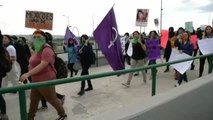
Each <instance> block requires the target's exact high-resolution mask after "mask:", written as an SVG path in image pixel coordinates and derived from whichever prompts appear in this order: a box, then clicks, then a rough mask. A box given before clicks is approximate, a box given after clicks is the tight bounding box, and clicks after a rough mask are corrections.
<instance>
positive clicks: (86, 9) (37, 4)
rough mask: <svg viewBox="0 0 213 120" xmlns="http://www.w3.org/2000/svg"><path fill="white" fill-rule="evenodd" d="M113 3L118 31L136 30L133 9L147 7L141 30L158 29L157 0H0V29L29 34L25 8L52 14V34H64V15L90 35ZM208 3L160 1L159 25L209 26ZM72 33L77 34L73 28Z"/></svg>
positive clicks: (210, 1)
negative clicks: (161, 19) (146, 16)
mask: <svg viewBox="0 0 213 120" xmlns="http://www.w3.org/2000/svg"><path fill="white" fill-rule="evenodd" d="M113 4H115V6H114V10H115V15H116V19H117V25H118V31H119V33H120V34H124V33H125V32H129V33H132V32H133V31H135V30H138V31H140V27H136V26H135V19H136V10H137V9H149V10H150V11H149V18H148V26H147V27H146V28H145V32H149V31H150V30H157V29H159V27H158V28H157V27H156V26H155V25H154V19H155V18H158V19H160V5H161V0H0V5H3V6H2V7H0V15H1V17H0V29H1V30H2V32H3V34H31V33H32V32H33V31H34V29H29V28H25V11H26V10H32V11H34V10H35V11H44V12H52V13H53V14H54V19H53V30H52V31H49V32H50V33H52V34H54V35H64V34H65V29H66V26H67V24H68V18H69V23H70V26H76V27H77V28H78V30H79V33H80V35H82V34H88V35H92V31H93V28H94V29H95V28H96V27H97V25H98V24H99V23H100V22H101V20H102V19H103V17H104V16H105V15H106V14H107V12H108V11H109V9H110V8H111V7H112V6H113ZM212 6H213V0H202V1H201V0H163V24H162V26H163V27H162V28H163V29H168V28H169V27H170V26H173V27H174V28H175V30H176V29H178V27H184V23H185V22H187V21H193V24H194V27H195V28H197V27H199V26H200V25H207V24H210V25H211V24H212V18H213V13H212V11H213V7H212ZM63 15H65V16H63ZM93 21H94V25H93ZM70 29H71V30H72V27H71V28H70ZM141 31H142V32H143V31H144V28H142V30H141ZM73 33H74V34H76V35H78V32H77V30H74V31H73Z"/></svg>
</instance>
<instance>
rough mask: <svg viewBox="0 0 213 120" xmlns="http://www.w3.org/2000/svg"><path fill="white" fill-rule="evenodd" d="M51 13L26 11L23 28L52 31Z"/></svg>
mask: <svg viewBox="0 0 213 120" xmlns="http://www.w3.org/2000/svg"><path fill="white" fill-rule="evenodd" d="M52 26H53V13H49V12H40V11H26V18H25V27H27V28H36V29H47V30H52Z"/></svg>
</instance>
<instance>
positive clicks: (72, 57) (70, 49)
mask: <svg viewBox="0 0 213 120" xmlns="http://www.w3.org/2000/svg"><path fill="white" fill-rule="evenodd" d="M66 52H67V53H68V69H69V70H70V77H73V72H75V75H77V73H78V70H75V69H74V68H73V66H74V64H75V63H76V61H77V53H78V50H77V48H76V47H75V45H74V39H73V38H69V40H68V44H67V49H66Z"/></svg>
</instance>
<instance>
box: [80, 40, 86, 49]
mask: <svg viewBox="0 0 213 120" xmlns="http://www.w3.org/2000/svg"><path fill="white" fill-rule="evenodd" d="M85 42H86V41H85V40H83V41H82V42H81V47H82V48H83V47H84V46H85Z"/></svg>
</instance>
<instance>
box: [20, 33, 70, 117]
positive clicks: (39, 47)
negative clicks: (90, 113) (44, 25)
mask: <svg viewBox="0 0 213 120" xmlns="http://www.w3.org/2000/svg"><path fill="white" fill-rule="evenodd" d="M44 45H48V44H46V42H45V33H44V32H43V31H40V30H36V31H35V32H34V33H33V47H34V51H35V53H34V54H33V55H32V56H31V58H30V60H29V64H30V68H29V72H27V73H25V74H23V75H22V76H21V78H20V80H21V81H25V80H28V78H29V77H30V76H31V80H32V82H43V81H48V80H54V79H56V73H55V71H56V70H55V68H54V62H55V57H54V55H55V54H54V52H53V50H52V49H51V48H50V47H45V48H43V47H44ZM41 98H45V100H47V101H48V102H49V103H50V104H51V105H52V106H53V107H54V108H55V109H56V110H57V112H58V115H59V118H58V119H57V120H64V119H65V118H66V117H67V115H66V113H65V111H64V108H63V106H62V104H61V102H60V101H59V100H58V99H57V97H56V91H55V86H50V87H45V88H34V89H32V90H31V94H30V108H29V115H28V117H29V118H28V119H29V120H34V117H35V114H36V111H37V108H38V104H39V101H40V99H41Z"/></svg>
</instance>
